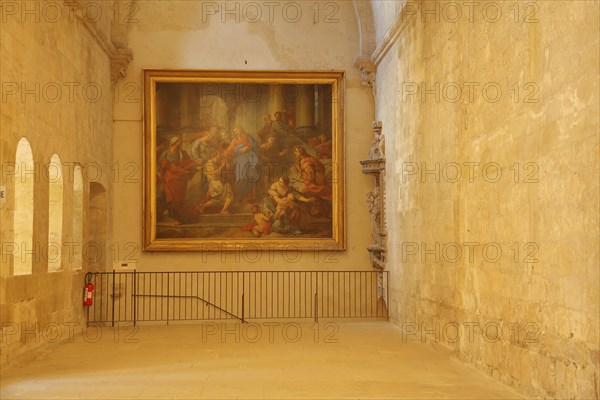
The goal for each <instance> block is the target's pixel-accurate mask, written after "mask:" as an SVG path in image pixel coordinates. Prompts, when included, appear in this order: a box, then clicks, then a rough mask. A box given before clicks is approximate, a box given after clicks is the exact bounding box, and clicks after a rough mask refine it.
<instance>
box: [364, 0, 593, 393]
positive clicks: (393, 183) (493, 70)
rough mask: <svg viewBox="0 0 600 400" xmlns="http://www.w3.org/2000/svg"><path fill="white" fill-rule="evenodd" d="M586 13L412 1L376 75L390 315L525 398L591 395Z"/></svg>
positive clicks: (586, 5)
mask: <svg viewBox="0 0 600 400" xmlns="http://www.w3.org/2000/svg"><path fill="white" fill-rule="evenodd" d="M448 4H450V6H449V5H448ZM373 6H374V7H375V8H377V7H378V2H373ZM374 15H375V16H376V18H377V15H378V13H377V12H374ZM598 15H599V13H598V3H597V2H586V1H569V2H566V1H564V2H563V1H557V2H542V1H539V2H538V1H533V2H527V3H522V2H513V3H510V2H478V3H477V5H474V3H468V2H451V3H445V2H409V3H407V4H406V5H405V7H404V9H403V10H402V12H401V13H399V14H397V15H396V20H395V23H393V24H392V27H391V28H390V32H391V31H394V32H396V33H397V37H398V39H397V40H396V41H391V42H390V43H388V44H387V53H386V54H385V55H384V57H383V58H382V60H381V61H380V63H379V65H378V70H377V87H378V90H377V98H376V118H377V119H380V120H382V121H383V131H384V132H385V135H386V144H387V153H388V165H387V167H388V175H387V179H388V182H387V187H388V189H389V196H388V216H387V217H388V221H387V222H388V228H389V247H390V254H389V263H388V266H389V269H390V271H391V278H390V281H391V285H392V287H391V293H390V296H391V310H392V316H393V320H394V321H395V322H396V323H397V324H399V325H400V326H401V327H402V329H403V332H404V334H405V337H409V336H412V337H415V336H416V337H418V338H419V339H420V340H423V341H432V342H438V343H442V344H444V345H447V346H449V347H450V348H452V349H453V350H454V352H455V354H456V355H457V357H459V358H460V359H461V360H464V361H466V362H468V363H470V364H472V365H474V366H476V367H478V368H479V369H481V370H483V371H485V372H487V373H488V374H490V375H491V376H493V377H495V378H497V379H498V380H500V381H503V382H505V383H508V384H510V385H512V386H514V387H515V388H517V389H518V390H520V391H521V392H522V393H524V394H525V395H527V396H542V397H557V398H597V396H598V393H599V392H600V390H599V386H598V385H599V383H598V382H599V377H598V368H599V358H598V354H599V353H598V351H599V349H598V343H599V341H598V339H599V332H598V328H599V320H598V315H599V311H600V310H599V298H598V296H599V293H600V290H599V287H598V284H599V270H598V265H599V261H600V260H599V253H598V239H599V237H598V222H599V219H598V194H599V190H598V181H599V179H598V178H599V176H598V171H599V170H598V163H599V162H598V148H599V147H598V121H599V114H598V107H599V106H598V105H599V101H598V92H599V91H598V51H597V49H598V34H597V33H598V29H599V23H598ZM377 23H378V21H376V24H377ZM383 23H386V22H385V21H383ZM392 36H393V35H392ZM378 44H379V45H381V44H382V42H381V41H380V42H379V43H378ZM384 45H385V43H384ZM384 47H385V46H384Z"/></svg>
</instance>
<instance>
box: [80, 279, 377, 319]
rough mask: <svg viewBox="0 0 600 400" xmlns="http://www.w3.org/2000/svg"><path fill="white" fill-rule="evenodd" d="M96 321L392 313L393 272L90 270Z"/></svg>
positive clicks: (89, 311) (91, 314) (91, 313)
mask: <svg viewBox="0 0 600 400" xmlns="http://www.w3.org/2000/svg"><path fill="white" fill-rule="evenodd" d="M85 281H86V282H91V283H92V284H93V285H94V288H95V289H94V299H93V304H92V305H91V306H90V307H87V321H88V324H91V323H111V324H112V325H114V324H115V323H120V322H132V323H134V324H135V323H138V322H151V321H165V322H166V323H167V324H168V323H169V322H171V321H193V320H212V319H238V320H240V321H242V322H245V321H246V320H253V319H285V318H312V319H314V320H315V321H317V320H318V318H378V319H387V318H388V310H387V304H388V300H389V299H388V272H387V271H215V272H200V271H194V272H136V271H132V272H88V273H87V274H86V276H85Z"/></svg>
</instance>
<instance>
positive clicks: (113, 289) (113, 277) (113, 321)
mask: <svg viewBox="0 0 600 400" xmlns="http://www.w3.org/2000/svg"><path fill="white" fill-rule="evenodd" d="M111 320H112V322H111V326H113V327H114V326H115V270H114V269H113V272H112V316H111Z"/></svg>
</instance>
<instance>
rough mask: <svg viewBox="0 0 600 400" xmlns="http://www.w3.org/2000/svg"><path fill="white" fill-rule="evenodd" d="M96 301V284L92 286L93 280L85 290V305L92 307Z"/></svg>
mask: <svg viewBox="0 0 600 400" xmlns="http://www.w3.org/2000/svg"><path fill="white" fill-rule="evenodd" d="M93 300H94V284H92V281H91V279H90V280H89V281H88V283H87V284H86V285H85V287H84V288H83V305H84V306H86V307H90V306H91V305H92V302H93Z"/></svg>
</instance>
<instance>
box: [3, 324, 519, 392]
mask: <svg viewBox="0 0 600 400" xmlns="http://www.w3.org/2000/svg"><path fill="white" fill-rule="evenodd" d="M81 331H82V330H81V329H75V332H76V334H75V335H73V337H72V338H70V337H69V335H68V332H67V331H66V329H65V332H63V334H64V335H65V342H63V343H61V344H58V345H52V346H50V347H47V348H46V349H45V350H43V351H38V352H36V353H34V354H30V355H29V356H28V357H26V358H20V359H17V360H16V361H15V362H13V363H11V364H10V365H9V366H3V367H2V370H1V375H0V398H1V399H2V400H8V399H59V398H60V399H200V398H209V399H218V398H243V399H264V398H270V399H283V398H295V399H335V398H337V399H341V398H344V399H346V398H361V399H397V398H405V399H439V398H445V399H515V398H521V397H520V396H519V395H518V394H517V393H515V392H513V391H512V390H511V389H509V388H507V387H505V386H502V385H500V384H498V383H496V382H494V381H492V380H491V379H490V378H488V377H486V376H484V375H482V374H480V373H478V372H477V371H475V370H473V369H471V368H469V367H467V366H465V365H463V364H461V363H459V362H458V361H456V360H455V359H453V358H452V357H451V356H450V355H449V354H448V353H447V352H446V351H445V350H444V349H442V348H441V347H439V346H430V345H428V344H423V343H421V342H420V341H418V340H403V338H402V335H401V332H400V330H399V329H398V327H397V326H395V325H393V324H390V323H388V322H383V321H376V322H335V323H333V322H332V323H329V324H328V323H326V322H320V323H319V324H318V325H313V324H312V323H310V324H309V323H306V322H302V323H295V322H285V321H279V322H259V323H257V324H245V325H240V324H238V323H233V322H229V323H228V324H227V325H223V324H221V323H220V322H215V323H212V322H208V323H202V324H196V325H175V326H168V327H167V326H147V325H146V326H140V327H137V328H136V329H135V330H134V329H133V328H132V327H120V328H119V329H118V330H114V329H112V328H108V327H105V328H99V329H93V328H90V329H88V330H87V331H85V332H83V333H85V334H86V336H82V335H81V333H82V332H81ZM77 333H79V334H77Z"/></svg>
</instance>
